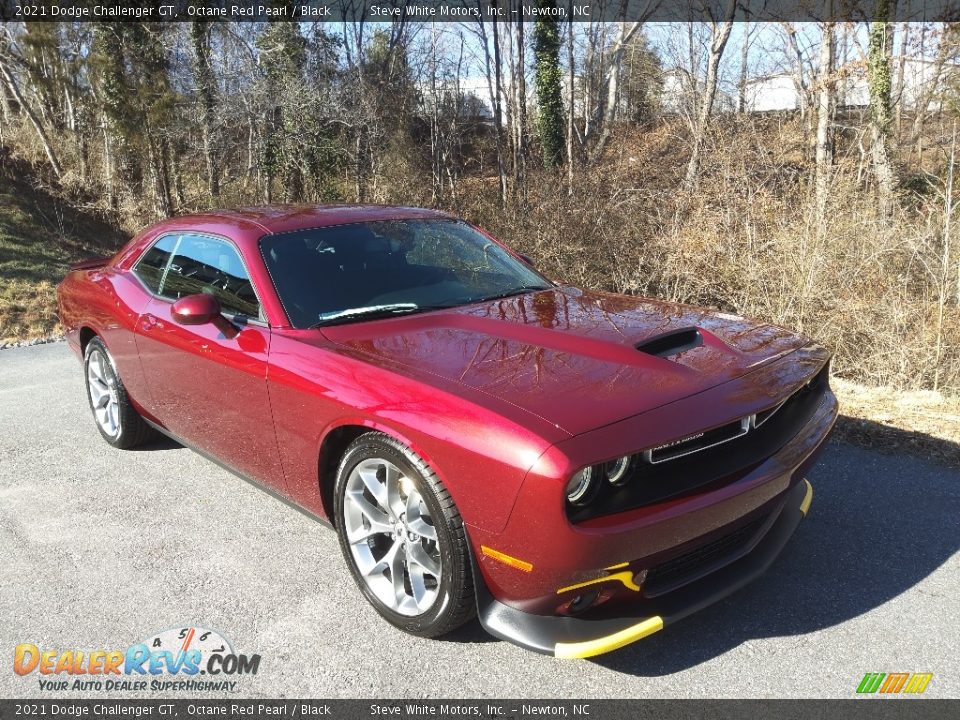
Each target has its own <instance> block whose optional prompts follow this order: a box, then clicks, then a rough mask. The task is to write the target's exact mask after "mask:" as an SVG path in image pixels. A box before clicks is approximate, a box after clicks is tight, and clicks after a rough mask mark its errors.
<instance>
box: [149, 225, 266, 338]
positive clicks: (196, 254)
mask: <svg viewBox="0 0 960 720" xmlns="http://www.w3.org/2000/svg"><path fill="white" fill-rule="evenodd" d="M173 239H174V238H173V237H172V236H168V237H166V238H164V239H163V240H161V241H160V243H158V245H160V244H161V243H164V242H168V241H171V240H173ZM155 247H156V246H155ZM170 253H171V254H170V259H169V263H168V264H167V265H166V267H165V268H164V271H163V272H162V274H161V277H160V284H159V287H158V288H157V290H156V292H158V294H160V295H162V296H163V297H166V298H170V299H171V300H177V299H179V298H182V297H184V296H186V295H196V294H198V293H209V294H211V295H213V296H215V297H216V298H217V300H219V301H220V306H221V307H222V308H223V311H224V312H225V313H229V314H231V315H243V316H246V317H249V318H254V319H258V318H260V303H259V301H258V300H257V296H256V293H255V292H254V290H253V284H252V283H251V282H250V277H249V275H247V271H246V269H245V268H244V266H243V262H242V261H241V259H240V253H239V252H238V251H237V249H236V248H235V247H234V246H233V245H231V244H230V243H228V242H226V241H224V240H219V239H217V238H211V237H204V236H202V235H181V236H180V237H178V238H176V239H175V241H174V242H173V246H172V248H171V250H170ZM149 254H150V253H149V252H148V253H147V255H149ZM147 255H145V256H144V261H146V259H147ZM141 264H143V263H141ZM141 264H138V266H137V269H138V270H140V272H141V273H142V272H143V270H142V269H141V267H140V265H141Z"/></svg>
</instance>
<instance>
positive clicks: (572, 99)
mask: <svg viewBox="0 0 960 720" xmlns="http://www.w3.org/2000/svg"><path fill="white" fill-rule="evenodd" d="M573 54H574V52H573V0H570V20H569V21H568V22H567V64H568V65H569V69H568V74H567V78H568V81H569V84H570V86H569V87H568V88H567V94H568V98H569V103H570V107H569V115H568V116H567V194H568V195H573V172H574V170H573V166H574V163H575V162H576V158H575V157H574V153H573V143H574V133H575V132H576V95H575V94H574V83H575V78H576V75H575V73H574V57H573Z"/></svg>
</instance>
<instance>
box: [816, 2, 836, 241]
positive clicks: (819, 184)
mask: <svg viewBox="0 0 960 720" xmlns="http://www.w3.org/2000/svg"><path fill="white" fill-rule="evenodd" d="M832 6H833V3H832V1H831V0H827V4H826V17H827V18H831V16H832V14H833V7H832ZM833 62H834V49H833V22H832V21H831V20H829V19H828V20H827V22H824V23H823V32H822V37H821V40H820V69H819V73H818V74H819V77H818V85H819V87H818V88H817V150H816V173H817V175H816V211H817V225H818V227H822V226H823V223H824V221H825V220H826V210H827V199H828V198H829V196H830V178H831V174H832V168H833V132H832V124H833V108H834V106H835V102H836V100H835V97H834V96H835V92H836V91H835V84H834V79H833V77H832V76H833Z"/></svg>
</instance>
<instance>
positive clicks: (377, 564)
mask: <svg viewBox="0 0 960 720" xmlns="http://www.w3.org/2000/svg"><path fill="white" fill-rule="evenodd" d="M59 304H60V319H61V321H62V323H63V325H64V327H65V329H66V334H67V338H68V340H69V343H70V345H71V347H72V348H73V349H74V350H75V351H76V352H77V354H78V355H79V356H80V357H81V358H82V360H83V364H84V374H85V377H86V387H87V392H88V397H89V401H90V408H91V409H92V411H93V415H94V418H95V420H96V425H97V428H98V429H99V431H100V434H101V435H102V436H103V438H104V439H105V440H106V441H107V442H108V443H110V444H111V445H113V446H114V447H118V448H131V447H134V446H136V445H139V444H141V443H143V442H145V441H147V440H149V439H150V437H151V436H153V435H154V433H155V432H158V431H159V432H161V433H165V434H167V435H169V436H171V437H173V438H174V439H176V440H177V441H178V442H181V443H183V444H184V445H187V446H189V447H192V448H194V449H195V450H197V451H198V452H201V453H203V454H205V455H207V456H209V457H210V458H211V459H213V460H215V461H217V462H218V463H220V464H222V465H224V466H225V467H227V468H229V469H231V470H233V471H234V472H236V473H237V474H238V475H240V476H242V477H244V478H247V479H250V480H252V481H254V482H256V483H257V484H259V485H260V486H262V487H264V488H265V489H267V490H269V491H272V492H274V493H276V494H278V495H280V496H282V497H283V498H286V499H288V500H290V501H292V502H293V503H295V504H296V505H298V506H300V507H301V508H303V509H305V510H307V511H308V512H310V513H312V514H313V515H315V516H316V517H318V518H320V519H321V520H324V521H326V522H328V523H330V524H331V525H332V526H333V527H334V528H335V529H336V531H337V533H338V534H339V537H340V544H341V547H342V548H343V554H344V557H345V558H346V561H347V565H348V566H349V568H350V570H351V572H352V574H353V576H354V579H355V580H356V582H357V585H358V586H359V588H360V590H361V592H363V594H364V595H365V596H366V598H367V599H368V600H369V601H370V603H371V604H372V605H373V606H374V608H376V610H377V611H378V612H379V613H380V614H381V615H382V616H383V617H384V618H386V619H387V620H388V621H389V622H391V623H393V624H394V625H396V626H398V627H400V628H402V629H404V630H406V631H408V632H411V633H414V634H417V635H423V636H436V635H441V634H443V633H447V632H449V631H451V630H453V629H454V628H456V627H458V626H459V625H461V624H462V623H464V622H465V621H467V620H468V619H470V618H471V617H473V616H474V614H478V615H479V618H480V622H481V623H482V624H483V626H484V627H485V628H486V629H487V630H489V631H490V632H491V633H493V634H494V635H496V636H498V637H501V638H504V639H507V640H510V641H512V642H515V643H517V644H519V645H522V646H524V647H527V648H530V649H533V650H537V651H539V652H544V653H549V654H553V655H556V656H558V657H589V656H592V655H597V654H600V653H603V652H607V651H609V650H613V649H615V648H618V647H622V646H624V645H626V644H628V643H631V642H633V641H635V640H638V639H640V638H642V637H644V636H646V635H649V634H650V633H653V632H656V631H658V630H660V629H661V628H662V627H663V626H664V625H665V624H667V623H669V622H672V621H674V620H677V619H678V618H681V617H683V616H685V615H687V614H689V613H691V612H693V611H695V610H697V609H698V608H701V607H703V606H704V605H706V604H708V603H711V602H713V601H715V600H717V599H718V598H720V597H722V596H724V595H726V594H728V593H730V592H732V591H733V590H735V589H736V588H738V587H740V586H742V585H743V584H745V583H746V582H748V581H749V580H750V579H752V578H754V577H756V576H757V575H758V574H759V573H761V572H762V571H763V570H764V569H765V568H766V567H767V566H768V565H769V564H770V563H771V562H772V561H773V559H774V558H775V557H776V555H777V554H778V553H779V552H780V550H781V549H782V548H783V546H784V545H785V543H786V542H787V540H788V539H789V537H790V535H791V534H792V533H793V531H794V529H795V528H796V526H797V524H798V523H799V521H800V519H801V518H802V517H803V516H804V515H805V514H806V513H807V510H808V508H809V506H810V501H811V498H812V494H813V493H812V488H811V486H810V483H809V482H807V481H806V480H805V478H804V475H805V473H806V472H807V470H808V468H809V467H810V466H811V464H812V463H813V460H814V457H815V456H816V454H817V451H818V449H819V448H820V447H821V445H822V444H823V442H824V440H825V438H826V437H827V435H828V433H829V432H830V429H831V427H832V425H833V423H834V420H835V418H836V415H837V402H836V399H835V397H834V395H833V393H832V392H831V391H830V387H829V384H828V361H829V353H828V352H827V351H826V350H825V349H824V348H823V347H821V346H820V345H818V344H816V343H815V342H812V341H810V340H807V339H804V338H802V337H799V336H797V335H795V334H793V333H791V332H788V331H786V330H783V329H781V328H779V327H775V326H773V325H769V324H766V323H758V322H751V321H748V320H744V319H743V318H740V317H737V316H734V315H728V314H724V313H719V312H714V311H709V310H703V309H699V308H695V307H689V306H684V305H676V304H671V303H666V302H659V301H656V300H650V299H645V298H639V297H626V296H622V295H613V294H608V293H601V292H592V291H587V290H581V289H579V288H576V287H572V286H569V285H562V284H557V283H554V282H552V281H550V280H548V279H547V278H545V277H544V276H543V275H541V274H540V273H538V272H537V271H536V270H535V269H534V268H533V267H531V264H530V261H529V259H528V258H526V257H524V256H522V255H518V254H517V253H515V252H513V251H511V250H510V249H509V248H507V247H505V246H504V245H502V244H501V243H499V242H498V241H497V240H496V239H494V238H493V237H491V236H490V235H488V234H487V233H485V232H484V231H483V230H480V229H479V228H476V227H474V226H472V225H470V224H468V223H466V222H463V221H462V220H458V219H457V218H454V217H451V216H449V215H446V214H443V213H440V212H435V211H431V210H422V209H414V208H402V207H370V206H335V207H315V206H310V207H265V208H253V209H244V210H233V211H216V212H210V213H206V214H203V215H196V216H193V217H180V218H174V219H171V220H167V221H165V222H162V223H160V224H157V225H154V226H153V227H150V228H148V229H146V230H144V231H143V232H141V233H140V234H139V235H138V236H137V237H135V238H134V239H133V240H132V241H131V242H130V243H129V244H128V245H127V246H126V247H124V248H123V249H122V250H121V251H120V252H119V253H117V254H116V255H115V256H114V257H112V258H110V259H104V260H96V261H90V262H86V263H81V264H80V265H77V266H75V267H74V269H72V271H71V272H70V273H69V274H68V275H67V277H66V279H65V280H64V281H63V283H62V284H61V285H60V287H59Z"/></svg>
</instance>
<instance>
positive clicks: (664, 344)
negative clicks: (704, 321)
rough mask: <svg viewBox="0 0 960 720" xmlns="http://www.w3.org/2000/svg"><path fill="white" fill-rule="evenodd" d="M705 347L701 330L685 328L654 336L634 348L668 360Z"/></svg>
mask: <svg viewBox="0 0 960 720" xmlns="http://www.w3.org/2000/svg"><path fill="white" fill-rule="evenodd" d="M701 345H703V335H702V334H701V333H700V329H699V328H695V327H685V328H679V329H677V330H671V331H669V332H665V333H662V334H660V335H654V336H653V337H652V338H649V339H647V340H644V341H643V342H641V343H637V344H636V345H634V347H635V348H636V349H637V350H639V351H640V352H642V353H646V354H647V355H656V356H657V357H661V358H667V357H670V356H671V355H679V354H680V353H682V352H686V351H687V350H693V349H694V348H698V347H700V346H701Z"/></svg>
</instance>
